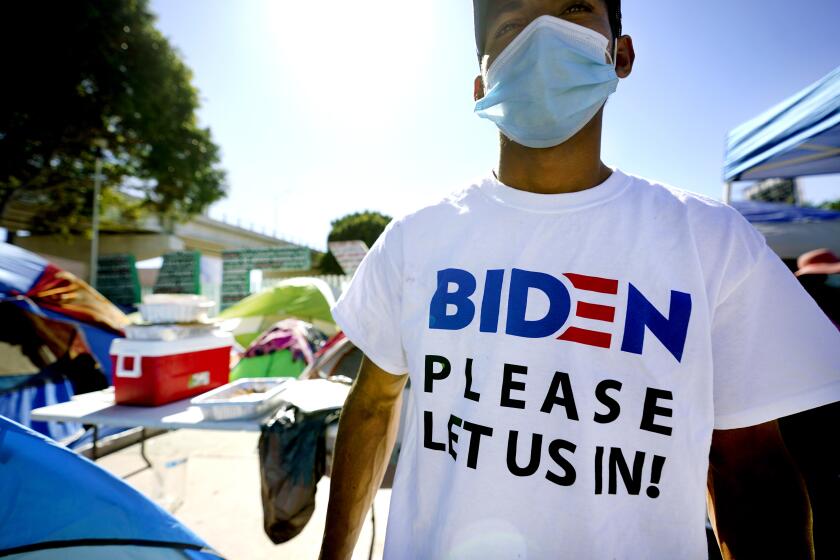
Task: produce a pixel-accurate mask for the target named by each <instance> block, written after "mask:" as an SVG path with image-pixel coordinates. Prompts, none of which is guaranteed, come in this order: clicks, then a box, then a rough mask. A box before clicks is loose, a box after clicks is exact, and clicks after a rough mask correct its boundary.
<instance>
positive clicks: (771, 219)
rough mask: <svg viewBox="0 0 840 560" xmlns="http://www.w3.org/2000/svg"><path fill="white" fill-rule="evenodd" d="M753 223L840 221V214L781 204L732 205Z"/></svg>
mask: <svg viewBox="0 0 840 560" xmlns="http://www.w3.org/2000/svg"><path fill="white" fill-rule="evenodd" d="M731 204H732V206H733V207H734V208H735V209H736V210H738V212H740V213H741V214H742V215H743V216H744V217H745V218H746V219H747V220H748V221H749V222H751V223H799V222H825V221H834V220H840V212H835V211H833V210H822V209H820V208H807V207H804V206H793V205H791V204H782V203H780V202H761V201H757V200H736V201H734V202H732V203H731Z"/></svg>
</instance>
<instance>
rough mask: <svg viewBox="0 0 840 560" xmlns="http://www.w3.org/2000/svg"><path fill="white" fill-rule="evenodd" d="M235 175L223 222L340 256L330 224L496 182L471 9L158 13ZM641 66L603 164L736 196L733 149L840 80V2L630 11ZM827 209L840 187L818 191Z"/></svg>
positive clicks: (810, 184)
mask: <svg viewBox="0 0 840 560" xmlns="http://www.w3.org/2000/svg"><path fill="white" fill-rule="evenodd" d="M152 9H153V11H154V12H155V13H156V14H157V15H158V16H159V22H158V25H159V28H160V29H161V30H162V32H163V33H164V35H166V36H167V37H168V38H169V39H170V41H171V42H172V43H173V44H174V45H175V46H176V47H177V48H178V49H179V50H180V52H181V53H182V54H183V56H184V58H185V60H186V62H187V64H188V65H189V66H190V67H191V68H192V69H193V72H194V83H195V85H196V86H197V87H198V88H199V90H200V92H201V99H202V109H201V111H200V119H201V122H202V124H204V125H207V126H210V128H211V129H212V131H213V136H214V138H215V140H216V142H217V143H218V144H219V145H220V146H221V148H222V157H223V165H224V167H225V168H226V169H227V170H228V172H229V185H230V192H229V196H228V198H227V199H226V200H225V201H223V202H221V203H218V204H216V205H215V206H214V207H213V208H212V210H211V215H212V216H214V217H219V218H220V217H222V216H226V217H227V219H228V220H229V221H236V220H237V219H238V220H241V221H242V223H243V225H247V224H251V223H253V224H254V226H255V227H257V228H265V229H266V230H267V231H269V232H270V231H272V230H274V229H275V228H276V229H277V231H278V233H279V234H281V235H282V236H284V237H287V238H291V239H294V240H297V241H299V242H303V243H306V244H308V245H310V246H312V247H315V248H321V249H322V248H324V246H325V244H326V236H327V233H328V232H329V228H330V221H331V220H333V219H335V218H337V217H340V216H342V215H344V214H346V213H349V212H352V211H357V210H363V209H371V210H379V211H382V212H385V213H387V214H390V215H392V216H399V215H401V214H404V213H407V212H410V211H412V210H413V209H416V208H417V207H419V206H420V205H422V204H424V203H426V202H430V201H433V200H435V199H436V198H439V197H441V196H443V195H445V194H446V193H447V192H450V191H451V190H453V189H456V188H459V187H462V186H464V185H466V184H467V183H468V182H470V181H471V180H473V179H476V178H478V177H480V176H482V175H485V174H487V173H488V172H489V171H490V169H491V168H492V167H493V165H494V164H495V159H496V155H497V151H496V150H497V148H496V146H497V136H496V129H495V128H494V127H493V125H492V124H490V123H487V122H485V121H482V120H480V119H478V118H477V117H475V116H474V115H473V113H472V109H473V101H472V80H473V78H474V76H475V75H476V74H477V70H478V68H477V61H476V58H475V46H474V42H473V31H472V5H471V3H470V2H469V0H422V1H416V2H415V1H412V2H408V1H405V0H356V1H354V2H348V1H346V0H322V1H320V2H308V1H305V0H298V1H292V0H236V1H234V0H200V1H199V0H152ZM623 9H624V14H625V15H624V29H625V32H626V33H628V34H630V35H631V36H632V37H633V39H634V44H635V48H636V54H637V59H636V66H635V69H634V71H633V74H632V75H631V76H630V77H629V78H628V79H626V80H623V81H622V82H621V83H620V84H619V87H618V91H617V92H616V93H615V94H614V95H613V97H612V98H611V100H610V101H609V103H608V105H607V110H606V114H605V130H604V151H603V152H604V153H603V157H604V161H606V162H607V163H608V164H610V165H615V166H618V167H620V168H621V169H623V170H625V171H627V172H631V173H634V174H638V175H642V176H644V177H649V178H655V179H658V180H661V181H664V182H666V183H670V184H673V185H675V186H678V187H680V188H684V189H687V190H691V191H695V192H698V193H703V194H706V195H709V196H713V197H716V198H719V197H720V193H721V189H722V184H721V165H722V158H723V142H724V136H725V134H726V132H727V131H728V130H730V129H731V128H733V127H734V126H736V125H738V124H740V123H741V122H743V121H746V120H748V119H750V118H752V117H753V116H755V115H757V114H758V113H760V112H762V111H764V110H765V109H767V108H769V107H771V106H772V105H775V104H776V103H778V102H779V101H781V100H782V99H784V98H786V97H788V96H790V95H792V94H793V93H795V92H797V91H798V90H800V89H802V88H804V87H805V86H807V85H808V84H810V83H812V82H814V81H816V80H817V79H819V78H820V77H822V76H823V75H825V74H827V73H828V72H829V71H830V70H832V69H833V68H834V67H835V66H837V65H838V64H840V47H838V42H837V34H838V28H837V23H838V22H839V21H840V2H838V1H837V0H798V1H797V2H792V1H790V0H786V1H782V0H704V1H683V0H680V1H675V0H624V2H623ZM802 184H803V187H804V191H805V197H806V199H808V200H811V201H813V202H820V201H823V200H826V199H829V198H840V176H837V175H834V176H828V177H822V178H813V179H806V180H804V181H803V183H802Z"/></svg>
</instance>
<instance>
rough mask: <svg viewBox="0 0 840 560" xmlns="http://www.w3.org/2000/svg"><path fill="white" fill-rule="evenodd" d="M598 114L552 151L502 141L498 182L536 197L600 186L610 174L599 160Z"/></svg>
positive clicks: (599, 118) (599, 124)
mask: <svg viewBox="0 0 840 560" xmlns="http://www.w3.org/2000/svg"><path fill="white" fill-rule="evenodd" d="M601 115H602V112H599V113H598V114H597V115H596V116H595V118H593V119H592V120H591V121H590V122H589V123H588V124H587V125H586V126H585V127H583V129H581V130H580V132H578V133H577V134H575V135H574V136H573V137H572V138H570V139H569V140H567V141H566V142H564V143H563V144H560V145H559V146H554V147H552V148H545V149H534V148H526V147H525V146H522V145H520V144H517V143H515V142H512V141H510V140H508V139H506V138H502V140H501V148H500V153H499V168H498V179H499V181H501V182H502V183H504V184H505V185H507V186H509V187H513V188H515V189H519V190H522V191H528V192H533V193H539V194H558V193H569V192H576V191H583V190H586V189H590V188H592V187H595V186H597V185H600V184H601V183H603V182H604V181H606V180H607V178H608V177H609V176H610V174H611V173H612V170H611V169H610V168H609V167H607V166H606V165H604V163H603V162H602V161H601Z"/></svg>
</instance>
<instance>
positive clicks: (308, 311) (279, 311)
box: [219, 277, 335, 347]
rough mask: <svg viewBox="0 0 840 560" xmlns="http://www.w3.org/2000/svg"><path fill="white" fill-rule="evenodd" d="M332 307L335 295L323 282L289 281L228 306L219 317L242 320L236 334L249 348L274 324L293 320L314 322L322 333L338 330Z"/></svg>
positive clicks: (305, 278)
mask: <svg viewBox="0 0 840 560" xmlns="http://www.w3.org/2000/svg"><path fill="white" fill-rule="evenodd" d="M333 305H335V296H333V293H332V290H331V289H330V287H329V285H328V284H327V283H326V282H324V281H323V280H320V279H318V278H308V277H302V278H289V279H286V280H283V281H281V282H279V283H278V284H276V285H274V286H272V287H270V288H267V289H265V290H263V291H261V292H258V293H256V294H253V295H250V296H248V297H247V298H245V299H243V300H242V301H240V302H239V303H236V304H234V305H232V306H230V307H228V308H227V309H225V310H224V311H222V312H221V313H220V314H219V318H220V319H240V326H239V327H237V328H236V329H235V330H234V331H233V334H234V336H235V337H236V340H237V342H239V343H240V344H242V345H243V346H246V347H247V346H249V345H250V344H251V343H252V342H253V341H254V340H255V339H256V338H257V337H258V336H259V335H260V334H261V333H262V332H264V331H265V330H266V329H267V328H269V327H270V326H271V325H273V324H274V323H276V322H277V321H280V320H281V319H286V318H290V317H291V318H295V319H300V320H302V321H307V322H309V323H314V324H315V326H316V327H318V328H319V329H321V330H325V329H328V328H332V329H335V321H334V320H333V318H332V313H331V312H330V308H331V307H332V306H333Z"/></svg>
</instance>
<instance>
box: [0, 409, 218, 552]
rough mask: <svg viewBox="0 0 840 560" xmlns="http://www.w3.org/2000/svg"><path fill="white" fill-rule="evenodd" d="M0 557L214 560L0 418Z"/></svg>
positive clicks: (127, 491) (133, 499) (128, 490)
mask: <svg viewBox="0 0 840 560" xmlns="http://www.w3.org/2000/svg"><path fill="white" fill-rule="evenodd" d="M0 496H2V500H0V527H2V529H0V557H9V558H14V559H18V560H58V559H64V558H85V559H89V560H105V559H109V560H121V559H125V560H128V559H131V560H164V559H166V560H175V559H180V560H211V559H215V560H218V558H219V555H218V554H217V553H215V552H213V551H212V550H210V548H209V547H208V545H207V544H206V543H205V542H204V541H202V540H201V539H200V538H199V537H198V536H196V535H195V534H194V533H192V532H191V531H190V530H189V529H187V528H186V527H184V526H183V525H181V523H180V522H178V520H177V519H175V518H174V517H172V516H171V515H169V514H168V513H167V512H165V511H164V510H162V509H160V508H159V507H158V506H156V505H155V504H154V503H153V502H151V501H150V500H148V499H147V498H146V497H144V496H143V495H142V494H140V493H139V492H138V491H137V490H135V489H133V488H132V487H131V486H129V485H128V484H126V483H125V482H123V481H122V480H120V479H119V478H116V477H115V476H113V475H111V474H110V473H108V472H107V471H105V470H103V469H101V468H100V467H98V466H97V465H95V464H94V463H92V462H91V461H89V460H87V459H85V458H84V457H80V456H78V455H76V454H75V453H73V452H72V451H69V450H67V449H66V448H64V447H61V446H60V445H58V444H57V443H55V442H54V441H52V440H50V439H48V438H46V437H44V436H42V435H40V434H38V433H36V432H33V431H32V430H29V429H27V428H25V427H24V426H21V425H20V424H17V423H15V422H12V421H10V420H8V419H7V418H4V417H2V416H0Z"/></svg>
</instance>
